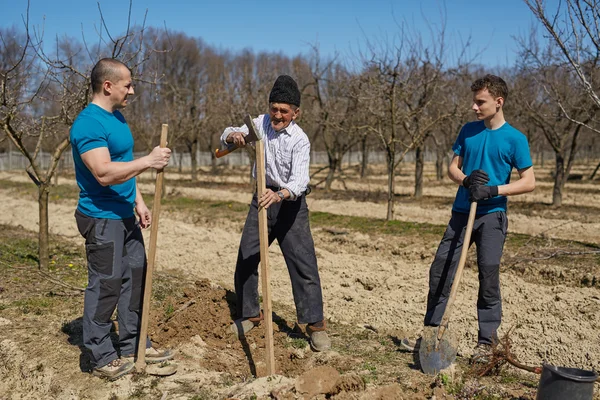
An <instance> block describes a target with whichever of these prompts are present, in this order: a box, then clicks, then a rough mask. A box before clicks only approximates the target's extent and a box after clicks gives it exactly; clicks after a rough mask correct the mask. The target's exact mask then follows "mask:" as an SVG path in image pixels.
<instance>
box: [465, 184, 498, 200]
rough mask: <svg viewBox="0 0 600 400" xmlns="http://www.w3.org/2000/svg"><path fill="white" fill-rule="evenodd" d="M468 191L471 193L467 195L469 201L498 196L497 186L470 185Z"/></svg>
mask: <svg viewBox="0 0 600 400" xmlns="http://www.w3.org/2000/svg"><path fill="white" fill-rule="evenodd" d="M469 192H470V193H471V195H470V196H469V201H470V202H471V203H472V202H474V201H479V200H487V199H491V198H492V197H495V196H498V186H483V185H471V187H470V188H469Z"/></svg>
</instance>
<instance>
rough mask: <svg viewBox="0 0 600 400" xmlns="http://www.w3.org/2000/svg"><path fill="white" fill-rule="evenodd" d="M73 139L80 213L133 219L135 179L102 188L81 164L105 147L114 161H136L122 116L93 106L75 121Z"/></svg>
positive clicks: (129, 133)
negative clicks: (94, 152)
mask: <svg viewBox="0 0 600 400" xmlns="http://www.w3.org/2000/svg"><path fill="white" fill-rule="evenodd" d="M70 138H71V147H72V150H73V161H74V162H75V178H76V179H77V185H78V186H79V203H78V204H77V209H78V210H79V211H81V212H82V213H83V214H85V215H87V216H90V217H93V218H108V219H123V218H129V217H133V215H134V214H133V210H134V207H135V196H136V185H135V178H132V179H129V180H128V181H126V182H123V183H120V184H117V185H109V186H102V185H100V183H98V181H97V180H96V178H94V175H92V173H91V172H90V170H89V169H88V168H87V167H86V165H85V164H84V163H83V161H82V160H81V155H82V154H84V153H85V152H87V151H90V150H93V149H96V148H99V147H106V148H108V152H109V153H110V158H111V161H123V162H127V161H133V136H132V135H131V130H130V129H129V126H128V125H127V122H126V121H125V118H124V117H123V114H121V113H120V112H119V111H115V112H114V113H111V112H108V111H106V110H104V109H103V108H101V107H99V106H97V105H95V104H92V103H90V104H89V105H88V106H87V107H86V108H85V109H84V110H83V111H81V113H80V114H79V115H78V116H77V119H75V122H74V123H73V126H72V127H71V133H70Z"/></svg>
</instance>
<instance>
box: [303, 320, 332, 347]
mask: <svg viewBox="0 0 600 400" xmlns="http://www.w3.org/2000/svg"><path fill="white" fill-rule="evenodd" d="M326 329H327V326H326V324H325V320H323V321H319V322H317V323H314V324H308V325H306V333H307V334H308V336H309V337H310V348H311V349H312V350H313V351H316V352H320V351H326V350H329V349H331V339H329V335H327V332H326Z"/></svg>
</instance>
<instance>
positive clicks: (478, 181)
mask: <svg viewBox="0 0 600 400" xmlns="http://www.w3.org/2000/svg"><path fill="white" fill-rule="evenodd" d="M489 181H490V177H489V176H488V174H487V173H486V172H485V171H484V170H482V169H476V170H475V171H473V172H471V175H469V176H467V177H466V178H465V179H463V181H462V185H463V186H464V187H465V188H467V189H468V188H470V187H471V185H485V184H487V183H488V182H489Z"/></svg>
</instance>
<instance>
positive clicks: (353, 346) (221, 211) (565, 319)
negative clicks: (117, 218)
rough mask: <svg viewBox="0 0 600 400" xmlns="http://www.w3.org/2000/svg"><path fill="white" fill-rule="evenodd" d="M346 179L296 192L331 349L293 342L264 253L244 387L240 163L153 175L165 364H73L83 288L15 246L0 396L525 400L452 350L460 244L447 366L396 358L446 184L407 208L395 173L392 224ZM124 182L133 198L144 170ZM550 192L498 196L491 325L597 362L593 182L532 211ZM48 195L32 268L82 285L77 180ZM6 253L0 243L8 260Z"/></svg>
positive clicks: (516, 378)
mask: <svg viewBox="0 0 600 400" xmlns="http://www.w3.org/2000/svg"><path fill="white" fill-rule="evenodd" d="M351 173H352V171H349V172H348V175H349V177H348V179H346V180H345V186H346V187H347V189H344V187H343V184H340V185H339V186H336V187H334V189H333V190H332V191H331V192H324V191H322V190H319V188H317V189H316V190H314V191H313V193H311V195H310V196H308V197H307V200H308V201H309V207H310V209H311V211H312V227H313V235H314V237H315V243H316V249H317V257H318V260H319V268H320V273H321V280H322V285H323V292H324V297H325V299H324V300H325V307H326V308H325V313H326V316H327V319H328V321H329V323H330V332H331V335H332V339H333V351H331V352H327V353H324V354H317V353H313V352H311V351H310V349H309V348H308V345H307V341H306V337H305V335H304V333H303V330H302V327H298V326H296V324H295V313H294V309H293V301H292V296H291V287H290V284H289V276H288V274H287V271H286V268H285V264H284V262H283V258H282V257H281V254H280V250H279V248H278V247H277V245H276V244H274V245H273V246H271V249H270V252H269V253H270V259H271V265H272V282H271V285H272V292H273V297H274V299H275V304H274V311H275V322H276V324H275V325H276V332H275V341H276V364H277V371H278V374H280V376H278V377H277V378H270V379H265V378H259V379H257V377H260V376H262V375H263V374H264V371H265V365H264V360H263V354H264V345H265V344H264V337H263V331H262V329H260V328H258V329H255V330H253V331H252V332H251V333H250V334H249V335H248V337H247V338H246V340H239V339H238V338H236V337H234V336H233V335H232V334H230V333H229V332H228V326H229V324H230V322H231V319H232V318H233V310H234V307H235V306H234V301H235V300H234V299H235V297H234V295H233V293H232V292H231V290H232V286H233V270H234V266H235V258H236V254H237V245H238V243H239V238H240V234H241V229H242V226H243V222H244V219H245V215H246V212H247V204H248V202H249V201H250V185H249V182H248V177H247V171H241V172H240V171H239V170H236V171H229V170H226V171H222V174H221V175H214V174H212V173H210V172H209V171H208V170H206V171H203V173H201V174H200V182H191V181H189V179H187V178H186V175H185V174H182V175H178V174H175V173H168V174H167V177H168V180H167V192H168V196H167V198H166V199H165V200H164V201H163V208H162V210H163V212H162V214H161V220H160V235H159V245H158V246H159V247H158V251H157V254H158V260H157V269H158V271H157V278H156V282H155V287H154V292H153V293H154V303H153V306H152V321H151V323H150V335H151V337H152V339H153V340H154V341H155V342H156V343H157V344H158V345H160V346H168V347H173V348H175V349H176V350H177V351H178V363H179V371H178V372H177V374H175V375H173V376H171V377H167V378H156V377H151V376H148V375H143V374H136V375H130V376H126V377H124V378H122V379H120V380H118V381H116V382H110V383H109V382H104V381H101V380H99V379H98V378H94V377H92V376H90V375H89V374H86V373H84V372H86V371H89V359H88V358H86V357H87V356H86V354H85V351H84V350H83V348H82V345H81V338H80V335H81V320H80V315H81V309H82V304H83V303H82V301H83V296H82V295H81V294H80V293H79V292H78V291H76V290H74V289H72V288H68V287H65V286H64V285H59V284H56V283H55V282H54V281H50V280H48V278H47V277H43V276H41V275H40V274H39V273H37V272H35V268H33V267H32V262H33V263H34V261H35V260H34V259H35V251H34V250H35V248H28V249H29V250H27V251H25V253H27V254H25V256H24V257H25V258H19V259H13V258H11V259H6V258H4V255H2V254H1V253H0V255H2V260H4V261H3V264H2V265H1V266H0V267H1V269H0V271H1V275H0V286H1V287H2V288H0V325H2V328H3V335H2V337H1V338H0V373H1V375H2V376H4V377H5V378H3V379H2V381H0V399H3V398H7V399H21V398H24V399H37V398H56V399H67V398H68V399H78V398H89V399H96V398H98V399H104V398H106V399H108V398H132V397H133V398H135V397H137V398H161V397H162V396H164V395H165V394H166V395H167V397H166V398H168V399H172V398H173V399H191V398H196V399H203V398H206V399H212V398H214V399H221V398H240V399H241V398H253V397H252V396H253V395H256V397H254V398H269V397H268V396H270V398H273V397H274V398H282V399H283V398H290V399H292V398H326V396H327V398H335V399H346V398H347V399H359V398H361V399H362V398H364V399H372V398H382V399H387V398H390V399H391V398H407V399H408V398H411V399H412V398H430V397H431V396H433V395H435V396H436V398H444V397H443V396H454V398H486V397H484V396H496V398H533V397H534V396H535V387H536V384H537V376H535V375H533V374H530V373H524V372H523V373H522V372H519V371H517V370H515V369H513V368H508V367H506V368H504V369H503V370H502V371H501V373H500V374H497V375H494V376H491V377H484V378H477V377H474V376H472V375H471V374H470V367H469V366H468V364H467V363H466V360H467V359H468V357H469V356H470V354H471V353H472V349H473V347H474V346H475V343H476V335H477V319H476V310H475V303H476V298H477V286H478V284H477V268H476V262H475V260H474V257H473V254H471V255H470V257H471V258H470V260H469V263H468V266H467V270H466V272H465V276H464V278H463V283H462V284H461V289H460V291H459V294H458V298H457V301H456V309H455V311H454V313H453V318H452V329H455V330H456V332H457V333H458V335H459V337H460V338H461V339H460V345H459V346H460V347H459V354H460V357H459V359H458V364H457V366H456V368H455V369H454V370H453V371H450V372H448V377H447V378H440V377H438V378H434V377H428V376H425V375H423V374H422V373H421V372H420V371H419V370H418V367H417V366H416V363H415V360H414V359H413V355H412V354H410V353H404V352H402V351H401V349H400V346H399V345H398V344H399V340H400V339H401V338H402V337H404V336H410V337H417V336H418V335H419V334H420V331H421V329H422V318H423V314H424V308H425V300H426V292H427V273H428V268H429V264H430V262H431V260H432V258H433V255H434V252H435V250H436V248H437V244H438V242H439V239H440V238H441V233H442V232H443V229H444V226H445V224H446V223H447V221H448V219H449V216H450V207H451V202H452V198H453V196H454V191H455V190H456V187H455V186H453V185H452V184H450V183H449V182H448V181H442V182H440V183H437V182H434V180H433V178H428V179H429V180H428V181H427V182H426V184H425V185H426V186H425V187H426V190H425V197H424V198H423V199H419V200H416V199H413V198H412V197H410V191H411V187H412V181H411V178H410V174H408V172H407V175H400V176H399V178H398V181H399V184H398V185H397V187H398V188H399V191H398V193H397V196H396V198H397V201H398V202H397V206H396V219H397V223H386V222H385V221H384V220H383V218H384V217H385V210H386V204H385V177H384V176H380V175H378V176H373V177H371V178H368V179H366V180H363V181H361V180H359V179H357V178H356V176H354V177H352V176H351ZM429 176H431V173H430V174H429ZM26 181H27V177H26V176H25V175H24V174H6V173H4V174H1V175H0V224H2V226H4V227H5V228H4V229H3V230H4V231H6V232H7V235H8V236H2V234H0V238H2V242H4V241H6V242H7V243H8V242H10V243H13V241H14V240H16V239H18V237H19V235H22V236H23V241H25V242H27V240H29V241H30V242H31V241H32V240H35V232H36V231H37V202H36V197H35V190H34V189H33V186H32V185H26V184H25V182H26ZM141 182H142V183H141V189H142V191H143V192H144V195H145V198H146V200H147V201H148V202H149V201H150V200H151V199H152V193H153V190H154V188H153V183H152V182H153V180H152V175H151V174H146V175H145V176H143V177H142V179H141ZM551 189H552V186H551V182H549V172H548V171H540V172H539V173H538V188H537V189H536V192H534V194H532V195H526V196H521V197H520V198H519V197H518V198H515V199H514V200H513V199H511V201H510V205H509V219H510V223H509V231H510V234H509V239H508V241H507V245H506V250H505V255H504V259H503V266H502V271H501V284H502V292H503V298H504V315H503V325H502V327H501V335H502V334H503V333H505V332H507V331H508V329H509V328H513V333H512V341H513V350H514V352H515V355H516V356H517V358H518V359H519V360H520V361H522V362H524V363H527V364H529V365H535V366H538V365H541V364H542V363H543V362H548V363H551V364H554V365H560V366H568V367H578V368H584V369H588V370H589V369H595V370H600V333H599V332H600V331H599V329H598V328H599V326H600V254H598V253H599V250H600V233H599V232H600V229H598V228H600V212H598V211H599V210H598V209H599V208H600V184H599V183H598V181H593V182H590V181H583V182H577V183H568V184H567V193H566V196H565V199H564V204H565V205H564V206H563V207H562V208H559V209H554V208H552V207H550V206H549V204H550V202H551V201H550V200H551V197H550V196H551ZM53 193H54V195H53V194H52V193H51V205H50V227H51V232H52V234H53V235H54V236H53V237H54V239H53V241H54V242H53V243H57V244H56V247H55V251H54V253H53V254H54V257H55V259H54V261H55V264H54V265H56V266H57V267H56V269H55V270H53V271H49V272H48V273H49V274H51V276H52V277H53V278H54V279H55V280H60V281H61V282H63V283H64V282H68V284H69V285H71V286H73V287H83V286H84V285H85V282H86V272H85V261H84V257H83V255H82V247H83V240H82V239H81V238H80V237H79V234H78V233H77V230H76V228H75V221H74V218H73V212H74V209H75V205H76V196H77V192H76V187H74V185H73V182H72V179H70V178H68V177H67V178H61V185H59V186H58V187H56V188H55V190H54V192H53ZM148 233H149V232H146V233H145V234H146V235H147V234H148ZM58 243H60V245H59V244H58ZM14 246H17V245H14ZM19 248H20V247H15V248H14V249H12V250H11V249H6V250H5V252H7V253H11V254H12V253H15V252H21V253H23V252H24V251H23V250H18V249H19ZM27 257H29V258H27ZM69 264H72V265H73V266H72V267H69ZM324 366H328V367H331V368H333V370H335V371H337V372H338V373H339V374H340V376H339V377H337V376H335V374H334V373H333V372H332V371H331V370H319V371H320V373H316V374H315V373H314V370H315V368H318V367H324ZM311 371H313V372H312V375H311ZM327 371H329V372H327ZM304 374H308V375H304ZM315 375H316V376H322V378H323V382H320V381H319V379H317V378H315V377H314V376H315ZM334 376H335V379H334ZM326 377H329V381H332V380H333V381H335V384H334V385H333V387H329V388H327V390H328V392H327V393H321V394H313V393H312V392H311V390H312V389H306V388H304V387H303V386H302V385H301V384H300V383H298V382H301V381H302V382H304V381H306V380H308V381H311V382H312V381H314V386H315V387H316V386H319V385H321V383H322V384H323V385H325V382H328V380H327V379H325V378H326ZM360 382H362V383H360ZM319 387H320V386H319ZM597 389H598V387H597ZM323 390H325V389H323ZM303 391H304V392H303ZM3 396H4V397H3ZM277 396H278V397H277ZM303 396H304V397H303ZM307 396H309V397H307ZM319 396H320V397H319ZM475 396H479V397H475ZM447 398H451V397H447Z"/></svg>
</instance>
